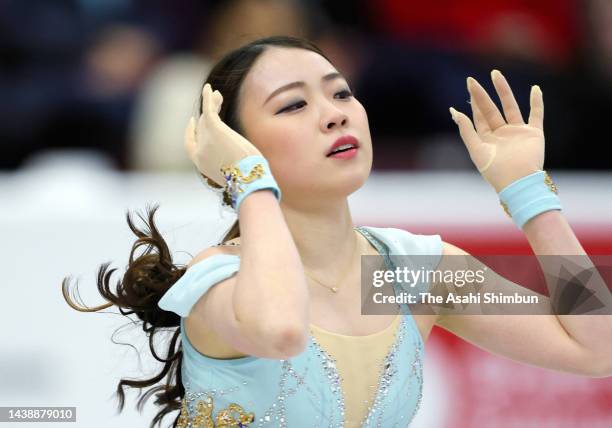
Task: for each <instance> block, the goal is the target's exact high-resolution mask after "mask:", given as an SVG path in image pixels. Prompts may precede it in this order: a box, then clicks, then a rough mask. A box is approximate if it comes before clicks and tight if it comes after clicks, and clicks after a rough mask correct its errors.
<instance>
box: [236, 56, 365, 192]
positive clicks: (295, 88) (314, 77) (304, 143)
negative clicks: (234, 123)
mask: <svg viewBox="0 0 612 428" xmlns="http://www.w3.org/2000/svg"><path fill="white" fill-rule="evenodd" d="M239 99H240V102H239V107H238V114H239V118H240V122H241V125H242V129H243V132H244V134H245V137H246V138H247V139H248V140H249V141H250V142H251V143H253V144H254V145H255V146H256V147H257V148H258V149H259V150H260V151H261V152H262V154H263V155H264V157H265V158H266V159H267V160H268V162H269V164H270V167H271V169H272V172H273V174H274V178H275V179H276V181H277V183H278V184H279V186H280V188H281V191H282V192H283V199H284V200H285V201H286V202H287V201H293V202H297V203H303V202H304V196H305V195H308V200H310V201H312V200H313V199H329V198H330V197H331V198H334V197H335V198H337V197H346V196H348V195H349V194H351V193H352V192H354V191H355V190H357V189H359V188H360V187H361V186H362V185H363V183H364V182H365V180H366V179H367V177H368V175H369V174H370V169H371V166H372V140H371V137H370V129H369V125H368V117H367V115H366V112H365V109H364V108H363V106H362V105H361V103H359V101H357V100H356V99H355V98H354V97H353V96H352V94H351V91H350V88H349V86H348V84H347V82H346V80H345V79H344V78H343V77H342V76H341V75H340V74H339V73H338V71H337V70H336V69H335V68H334V66H333V65H331V64H330V63H329V62H328V61H327V60H326V59H325V58H323V57H322V56H321V55H319V54H317V53H315V52H312V51H308V50H304V49H297V48H280V47H269V48H268V49H266V51H265V52H263V53H262V54H261V56H260V57H259V58H258V59H257V61H256V62H255V64H254V65H253V68H252V69H251V70H250V71H249V73H248V74H247V76H246V78H245V80H244V82H243V85H242V87H241V90H240V97H239ZM347 135H350V136H353V137H355V138H356V139H357V141H358V144H359V148H358V149H357V151H356V153H355V155H354V156H353V157H352V158H350V159H343V158H339V157H333V156H331V157H328V156H327V154H328V153H329V151H330V149H331V146H332V144H334V143H335V142H336V140H337V139H338V138H339V137H342V136H347Z"/></svg>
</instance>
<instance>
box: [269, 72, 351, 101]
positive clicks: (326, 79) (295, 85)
mask: <svg viewBox="0 0 612 428" xmlns="http://www.w3.org/2000/svg"><path fill="white" fill-rule="evenodd" d="M334 79H344V76H343V75H342V74H341V73H339V72H337V71H334V72H332V73H329V74H326V75H325V76H323V77H322V78H321V80H322V81H324V82H329V81H330V80H334ZM305 85H306V83H304V82H303V81H301V80H300V81H297V82H291V83H287V84H286V85H283V86H281V87H280V88H278V89H275V90H274V91H272V93H271V94H270V95H268V98H266V100H265V101H264V103H263V105H265V104H266V103H267V102H268V101H270V99H271V98H273V97H275V96H276V95H278V94H280V93H281V92H283V91H287V90H289V89H293V88H300V87H303V86H305Z"/></svg>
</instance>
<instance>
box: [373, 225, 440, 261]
mask: <svg viewBox="0 0 612 428" xmlns="http://www.w3.org/2000/svg"><path fill="white" fill-rule="evenodd" d="M361 229H362V230H364V229H365V230H366V231H367V232H369V233H370V234H371V235H373V236H374V237H375V238H378V239H379V240H382V241H383V242H384V243H385V244H386V245H387V246H388V247H389V250H390V251H391V253H395V254H413V255H417V254H431V255H440V254H441V253H442V242H443V241H442V238H441V236H440V235H438V234H433V235H426V234H419V233H413V232H410V231H408V230H405V229H400V228H395V227H373V226H362V227H361Z"/></svg>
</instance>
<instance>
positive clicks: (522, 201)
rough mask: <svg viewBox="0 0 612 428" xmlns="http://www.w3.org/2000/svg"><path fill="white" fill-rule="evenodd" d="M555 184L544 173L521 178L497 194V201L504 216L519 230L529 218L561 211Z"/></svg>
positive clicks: (535, 173) (540, 172) (539, 172)
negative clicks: (510, 219) (504, 213)
mask: <svg viewBox="0 0 612 428" xmlns="http://www.w3.org/2000/svg"><path fill="white" fill-rule="evenodd" d="M557 193H558V190H557V186H555V183H553V181H552V179H551V178H550V176H549V175H548V173H547V172H546V171H538V172H534V173H533V174H529V175H527V176H525V177H522V178H520V179H518V180H516V181H514V182H512V183H510V184H509V185H508V186H506V187H505V188H504V189H502V190H501V191H500V192H499V201H500V204H501V206H502V207H503V209H504V211H505V212H506V214H508V216H509V217H511V218H512V220H513V221H514V223H515V224H516V225H517V226H518V228H519V229H522V228H523V226H524V225H525V223H527V221H529V220H530V219H531V218H533V217H535V216H536V215H538V214H541V213H543V212H545V211H550V210H561V209H562V207H561V201H560V200H559V197H558V196H557Z"/></svg>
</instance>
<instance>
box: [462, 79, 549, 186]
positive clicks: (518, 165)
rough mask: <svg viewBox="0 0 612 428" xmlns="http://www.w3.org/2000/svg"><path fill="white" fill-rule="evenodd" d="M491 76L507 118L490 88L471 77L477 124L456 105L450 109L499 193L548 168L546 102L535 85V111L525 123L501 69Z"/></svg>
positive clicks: (473, 155) (532, 97)
mask: <svg viewBox="0 0 612 428" xmlns="http://www.w3.org/2000/svg"><path fill="white" fill-rule="evenodd" d="M491 78H492V80H493V85H494V86H495V90H496V91H497V94H498V96H499V98H500V100H501V104H502V107H503V110H504V116H505V119H504V116H502V114H501V113H500V111H499V110H498V108H497V106H496V105H495V103H494V102H493V100H491V97H489V94H488V93H487V91H485V90H484V88H483V87H482V86H481V85H480V84H479V83H478V82H477V81H476V80H475V79H473V78H471V77H469V78H468V79H467V86H468V91H469V93H470V103H471V106H472V115H473V119H474V123H473V124H472V121H471V120H470V118H469V117H468V116H466V115H465V114H464V113H461V112H459V111H457V110H455V109H454V108H452V107H451V108H450V112H451V115H452V117H453V120H454V121H455V122H456V123H457V125H458V127H459V133H460V135H461V139H462V140H463V142H464V143H465V145H466V147H467V149H468V152H469V154H470V158H471V159H472V161H473V162H474V165H476V168H477V169H478V171H479V172H480V173H481V174H482V176H483V177H484V179H485V180H487V182H489V183H490V184H491V185H492V186H493V188H495V190H496V191H497V192H498V193H499V192H500V191H501V190H502V189H503V188H504V187H506V186H507V185H509V184H510V183H512V182H513V181H515V180H518V179H519V178H522V177H524V176H526V175H529V174H531V173H534V172H536V171H541V170H542V169H543V167H544V130H543V121H544V101H543V99H542V90H541V89H540V87H539V86H537V85H536V86H532V87H531V95H530V106H531V111H530V113H529V120H528V123H525V122H524V121H523V116H522V115H521V111H520V110H519V107H518V104H517V103H516V100H515V98H514V94H513V93H512V90H511V89H510V85H508V82H507V81H506V78H505V77H504V76H503V75H502V74H501V73H500V72H499V71H497V70H493V72H492V73H491ZM474 125H475V127H474Z"/></svg>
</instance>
